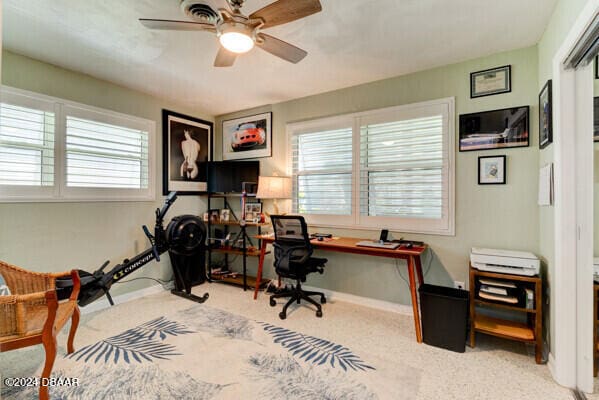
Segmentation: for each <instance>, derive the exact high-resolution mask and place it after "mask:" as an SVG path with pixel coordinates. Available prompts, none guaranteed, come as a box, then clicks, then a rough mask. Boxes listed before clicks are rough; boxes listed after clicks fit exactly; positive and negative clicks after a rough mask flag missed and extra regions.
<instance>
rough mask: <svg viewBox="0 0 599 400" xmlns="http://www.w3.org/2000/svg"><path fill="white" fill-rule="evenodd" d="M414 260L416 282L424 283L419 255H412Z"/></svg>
mask: <svg viewBox="0 0 599 400" xmlns="http://www.w3.org/2000/svg"><path fill="white" fill-rule="evenodd" d="M414 261H416V274H417V275H418V284H419V285H424V277H423V275H422V263H421V262H420V256H416V257H414Z"/></svg>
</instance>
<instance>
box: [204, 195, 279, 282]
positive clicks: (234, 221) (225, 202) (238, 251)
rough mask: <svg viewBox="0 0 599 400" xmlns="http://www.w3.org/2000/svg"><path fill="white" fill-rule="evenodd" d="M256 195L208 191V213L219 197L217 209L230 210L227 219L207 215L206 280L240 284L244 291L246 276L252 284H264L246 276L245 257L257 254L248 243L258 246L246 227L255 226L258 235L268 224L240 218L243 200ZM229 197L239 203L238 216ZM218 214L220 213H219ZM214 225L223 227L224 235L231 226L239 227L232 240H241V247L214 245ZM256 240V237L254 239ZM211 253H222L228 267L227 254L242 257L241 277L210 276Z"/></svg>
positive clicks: (258, 243)
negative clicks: (239, 210)
mask: <svg viewBox="0 0 599 400" xmlns="http://www.w3.org/2000/svg"><path fill="white" fill-rule="evenodd" d="M255 197H256V195H255V194H246V193H209V194H208V212H209V213H210V212H211V210H212V209H213V205H214V200H215V199H220V200H222V203H221V205H222V207H219V209H223V208H226V209H229V210H230V217H229V218H230V219H229V221H220V218H219V220H218V221H213V219H212V216H211V215H209V216H208V224H207V225H208V280H209V281H210V282H222V283H228V284H232V285H235V286H241V287H243V290H244V291H246V290H247V289H248V287H249V286H248V278H250V279H249V280H250V281H251V282H252V283H253V284H254V285H259V286H260V287H261V286H262V285H264V284H266V282H267V280H265V279H264V280H262V281H261V282H256V279H255V278H254V277H248V275H247V258H248V257H257V256H259V251H258V250H256V251H250V250H248V244H249V245H250V246H253V247H256V249H259V248H260V245H261V243H260V241H259V240H258V242H257V244H256V246H254V244H253V241H252V238H251V237H250V236H249V235H248V233H247V228H248V227H251V228H256V229H257V234H258V235H260V234H261V233H262V227H263V226H268V225H269V224H267V223H256V222H246V221H244V220H243V219H242V217H243V208H244V205H245V202H246V200H247V199H248V198H255ZM230 199H238V200H239V202H240V204H241V212H240V214H241V215H240V216H239V217H237V216H236V215H235V212H234V211H233V209H232V207H231V203H230V201H229V200H230ZM219 215H220V214H219ZM215 226H222V227H223V231H224V232H223V233H224V235H225V236H226V235H227V234H228V233H229V228H230V227H232V226H235V227H239V229H240V232H239V234H238V235H237V236H236V238H235V239H234V242H238V241H241V248H236V247H231V248H224V247H220V246H222V243H220V242H218V247H216V245H215V243H213V242H216V240H215V239H216V238H214V237H213V236H212V235H213V234H214V232H213V228H214V227H215ZM254 240H257V239H254ZM213 253H219V254H223V255H224V258H225V259H224V263H225V267H226V268H228V267H229V258H228V256H229V255H230V254H234V255H240V256H241V257H242V263H243V264H242V265H243V273H242V274H241V277H242V279H239V278H230V277H224V278H215V277H213V276H212V255H213Z"/></svg>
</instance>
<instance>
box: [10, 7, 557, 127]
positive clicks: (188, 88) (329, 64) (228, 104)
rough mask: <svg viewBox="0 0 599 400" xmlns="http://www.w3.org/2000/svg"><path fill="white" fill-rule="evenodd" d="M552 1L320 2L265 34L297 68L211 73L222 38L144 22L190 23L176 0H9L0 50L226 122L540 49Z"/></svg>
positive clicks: (244, 64) (270, 62)
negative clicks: (292, 48)
mask: <svg viewBox="0 0 599 400" xmlns="http://www.w3.org/2000/svg"><path fill="white" fill-rule="evenodd" d="M216 1H223V0H216ZM271 2H272V0H247V2H246V4H245V6H244V7H243V9H242V11H243V12H244V13H245V14H246V15H247V14H250V13H251V12H253V11H254V10H257V9H259V8H261V7H263V6H265V5H267V4H269V3H271ZM556 2H557V0H321V3H322V8H323V11H322V12H320V13H318V14H315V15H312V16H310V17H307V18H305V19H302V20H299V21H295V22H291V23H289V24H286V25H282V26H278V27H275V28H272V29H269V30H267V32H268V33H269V34H271V35H274V36H277V37H279V38H281V39H283V40H285V41H288V42H290V43H292V44H295V45H296V46H298V47H301V48H303V49H305V50H307V51H308V56H307V57H306V58H305V59H304V60H303V61H301V62H300V63H299V64H296V65H294V64H290V63H287V62H286V61H283V60H280V59H279V58H277V57H274V56H272V55H270V54H268V53H266V52H264V51H262V50H261V49H254V50H252V51H251V52H250V53H248V54H246V55H243V56H241V57H239V58H238V59H237V62H236V63H235V66H233V67H232V68H214V67H213V66H212V63H213V61H214V56H215V54H216V51H217V48H218V42H217V39H216V37H215V36H214V35H212V34H210V33H206V32H185V31H183V32H173V31H150V30H148V29H146V28H145V27H143V26H142V25H141V24H140V23H139V22H138V20H137V19H138V18H140V17H143V18H161V19H186V18H185V17H183V15H182V13H181V11H180V8H179V3H180V0H135V1H134V0H84V1H80V0H5V1H4V10H3V14H4V15H3V46H4V47H5V48H6V49H9V50H11V51H14V52H16V53H19V54H23V55H26V56H29V57H32V58H36V59H39V60H42V61H46V62H48V63H51V64H55V65H58V66H61V67H64V68H68V69H72V70H76V71H81V72H83V73H86V74H89V75H92V76H94V77H98V78H101V79H105V80H108V81H111V82H115V83H118V84H121V85H123V86H126V87H130V88H133V89H137V90H140V91H143V92H146V93H150V94H153V95H155V96H158V97H162V98H167V99H170V100H173V101H175V102H178V103H183V104H186V105H188V106H189V107H195V108H199V109H201V110H203V111H205V112H207V113H209V114H212V115H220V114H224V113H228V112H231V111H237V110H241V109H245V108H250V107H254V106H259V105H263V104H271V103H277V102H281V101H285V100H290V99H294V98H298V97H303V96H308V95H312V94H316V93H322V92H326V91H330V90H334V89H339V88H343V87H348V86H353V85H357V84H360V83H365V82H371V81H375V80H379V79H384V78H388V77H392V76H397V75H402V74H406V73H410V72H414V71H419V70H424V69H428V68H431V67H435V66H440V65H446V64H451V63H455V62H460V61H464V60H467V59H472V58H476V57H480V56H485V55H489V54H493V53H497V52H500V51H505V50H510V49H515V48H521V47H526V46H530V45H533V44H535V43H537V42H538V40H539V39H540V37H541V35H542V34H543V31H544V29H545V26H546V24H547V22H548V20H549V17H550V16H551V13H552V11H553V8H554V6H555V3H556Z"/></svg>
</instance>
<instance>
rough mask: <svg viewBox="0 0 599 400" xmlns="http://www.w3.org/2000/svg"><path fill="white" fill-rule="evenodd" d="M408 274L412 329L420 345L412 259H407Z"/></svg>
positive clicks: (418, 313)
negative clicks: (412, 315) (412, 318)
mask: <svg viewBox="0 0 599 400" xmlns="http://www.w3.org/2000/svg"><path fill="white" fill-rule="evenodd" d="M407 261H408V273H409V275H410V293H411V294H412V309H413V311H414V327H415V328H416V341H417V342H418V343H422V331H421V329H420V312H419V311H418V296H417V295H416V277H415V276H414V275H415V274H414V257H413V256H410V257H408V260H407Z"/></svg>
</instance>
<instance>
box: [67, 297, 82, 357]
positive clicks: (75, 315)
mask: <svg viewBox="0 0 599 400" xmlns="http://www.w3.org/2000/svg"><path fill="white" fill-rule="evenodd" d="M79 315H80V313H79V307H77V306H75V309H74V310H73V317H72V318H71V329H69V340H68V342H67V354H71V353H72V352H74V351H75V346H74V345H73V342H74V341H75V333H76V332H77V327H78V326H79Z"/></svg>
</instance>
